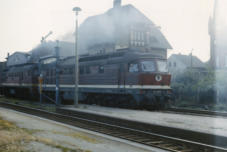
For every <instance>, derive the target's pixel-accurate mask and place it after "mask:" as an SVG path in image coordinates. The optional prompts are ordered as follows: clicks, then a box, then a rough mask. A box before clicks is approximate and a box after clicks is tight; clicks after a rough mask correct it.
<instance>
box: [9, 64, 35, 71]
mask: <svg viewBox="0 0 227 152" xmlns="http://www.w3.org/2000/svg"><path fill="white" fill-rule="evenodd" d="M35 66H36V64H32V63H30V64H23V65H16V66H12V67H10V68H9V69H8V72H12V73H15V72H22V71H26V70H29V69H32V68H34V67H35Z"/></svg>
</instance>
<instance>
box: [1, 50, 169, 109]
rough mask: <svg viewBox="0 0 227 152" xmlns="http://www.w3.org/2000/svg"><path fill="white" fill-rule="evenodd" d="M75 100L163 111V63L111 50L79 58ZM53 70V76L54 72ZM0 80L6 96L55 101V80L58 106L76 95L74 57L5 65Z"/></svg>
mask: <svg viewBox="0 0 227 152" xmlns="http://www.w3.org/2000/svg"><path fill="white" fill-rule="evenodd" d="M78 71H79V102H80V103H84V104H97V105H102V106H113V107H123V108H137V107H149V108H153V109H160V108H164V107H166V106H167V105H168V104H169V101H170V99H171V87H170V82H171V75H170V74H169V73H168V70H167V60H166V59H164V58H162V57H160V56H155V55H153V54H152V53H144V52H133V51H132V52H130V51H123V52H114V53H107V54H96V55H82V56H80V58H79V69H78ZM57 72H58V74H57ZM4 75H5V79H4V80H3V81H2V82H1V86H2V88H3V92H4V95H5V96H10V97H20V98H30V99H32V98H37V97H39V92H40V89H39V88H40V85H39V81H38V78H39V77H40V75H41V76H42V78H43V82H42V92H43V94H45V96H47V97H48V98H52V99H53V100H54V99H55V98H54V97H55V93H56V88H57V86H56V80H57V78H58V81H59V82H58V83H59V98H60V101H61V103H62V104H72V101H73V99H74V93H75V91H74V90H75V56H69V57H66V58H60V59H59V60H58V59H57V58H56V57H55V56H49V57H45V58H43V59H41V60H40V62H39V63H27V64H22V65H17V66H13V67H9V68H8V69H7V70H5V71H4Z"/></svg>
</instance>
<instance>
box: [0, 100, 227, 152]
mask: <svg viewBox="0 0 227 152" xmlns="http://www.w3.org/2000/svg"><path fill="white" fill-rule="evenodd" d="M0 106H1V107H5V108H9V109H13V110H16V111H20V112H23V113H28V114H31V115H35V116H39V117H42V118H46V119H50V120H54V121H57V122H61V123H64V124H69V125H72V126H76V127H80V128H84V129H88V130H91V131H95V132H99V133H103V134H107V135H110V136H114V137H118V138H122V139H126V140H130V141H134V142H137V143H141V144H144V145H148V146H152V147H158V148H161V149H164V150H169V151H173V152H180V151H182V152H204V151H206V152H213V151H215V152H219V151H220V152H222V151H223V152H224V151H227V145H226V143H227V138H226V137H220V136H214V135H210V134H203V133H199V132H192V131H187V130H182V129H176V128H169V127H163V126H157V125H151V124H145V123H141V122H136V121H129V120H124V119H118V118H113V117H107V116H103V115H94V114H89V113H84V112H76V111H70V110H65V109H61V108H59V109H57V113H53V112H48V111H44V110H38V109H33V108H28V107H24V106H19V105H15V104H9V103H4V102H0Z"/></svg>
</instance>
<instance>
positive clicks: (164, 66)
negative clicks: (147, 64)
mask: <svg viewBox="0 0 227 152" xmlns="http://www.w3.org/2000/svg"><path fill="white" fill-rule="evenodd" d="M157 67H158V71H159V72H168V69H167V63H166V61H157Z"/></svg>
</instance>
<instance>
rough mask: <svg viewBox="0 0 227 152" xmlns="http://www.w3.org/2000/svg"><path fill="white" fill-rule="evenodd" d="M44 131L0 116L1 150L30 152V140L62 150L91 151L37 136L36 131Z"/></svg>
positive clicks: (1, 151) (64, 151)
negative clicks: (17, 123)
mask: <svg viewBox="0 0 227 152" xmlns="http://www.w3.org/2000/svg"><path fill="white" fill-rule="evenodd" d="M42 131H43V130H32V129H25V128H19V127H17V126H16V124H14V123H12V122H9V121H7V120H4V119H3V118H2V117H0V152H30V150H26V145H28V144H29V143H30V142H38V143H42V144H45V145H47V146H50V147H54V148H57V149H59V150H61V151H62V152H90V151H88V150H81V149H79V148H76V149H72V148H68V147H65V146H62V145H61V144H59V143H57V142H55V141H53V140H51V139H48V138H44V137H37V136H36V135H35V133H38V132H42ZM77 137H80V138H83V136H79V135H78V136H77ZM88 141H89V140H88ZM91 141H93V140H91Z"/></svg>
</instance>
